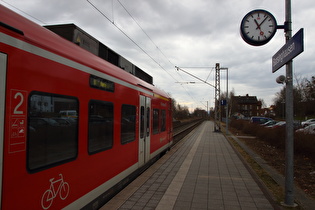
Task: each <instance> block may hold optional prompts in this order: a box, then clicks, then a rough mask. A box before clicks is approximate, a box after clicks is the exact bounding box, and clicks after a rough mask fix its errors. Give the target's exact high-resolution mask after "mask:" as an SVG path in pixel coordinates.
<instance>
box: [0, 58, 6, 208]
mask: <svg viewBox="0 0 315 210" xmlns="http://www.w3.org/2000/svg"><path fill="white" fill-rule="evenodd" d="M6 70H7V55H6V54H3V53H0V154H1V155H0V208H1V198H2V195H1V192H2V167H3V155H2V154H3V141H4V113H5V110H4V105H5V87H6Z"/></svg>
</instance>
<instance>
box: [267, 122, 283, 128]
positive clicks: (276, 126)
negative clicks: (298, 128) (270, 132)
mask: <svg viewBox="0 0 315 210" xmlns="http://www.w3.org/2000/svg"><path fill="white" fill-rule="evenodd" d="M285 124H286V122H285V121H280V122H277V123H276V124H274V125H269V126H266V127H267V128H279V127H282V126H285Z"/></svg>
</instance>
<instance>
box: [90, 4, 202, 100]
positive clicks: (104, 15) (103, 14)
mask: <svg viewBox="0 0 315 210" xmlns="http://www.w3.org/2000/svg"><path fill="white" fill-rule="evenodd" d="M117 1H118V2H119V4H120V5H121V6H122V7H123V9H124V10H125V11H126V12H127V13H128V15H129V16H130V17H131V18H132V19H133V21H134V22H135V23H136V24H137V25H138V26H139V28H140V29H141V30H142V32H143V33H144V34H145V35H146V36H147V37H148V39H149V40H150V41H151V42H152V43H153V45H154V46H155V47H156V48H157V49H158V50H159V52H160V53H161V54H162V55H163V56H164V57H165V58H166V59H167V60H168V62H169V63H170V64H171V65H172V66H174V64H173V63H172V62H171V61H170V60H169V59H168V58H167V56H166V55H165V54H164V53H163V52H162V50H161V49H160V48H159V47H158V46H157V44H156V43H155V42H154V41H153V40H152V38H151V37H150V36H149V35H148V33H146V32H145V30H144V29H143V28H142V27H141V25H140V24H139V23H138V22H137V21H136V19H135V18H134V17H133V16H132V15H131V13H130V12H129V11H128V10H127V8H126V7H125V6H124V5H123V4H122V3H121V2H120V1H119V0H117ZM87 2H88V3H89V4H90V5H91V6H92V7H93V8H94V9H95V10H96V11H98V12H99V13H100V14H101V15H102V16H103V17H105V18H106V19H107V20H108V21H109V22H110V23H112V24H113V25H114V26H115V27H116V28H117V29H118V30H119V31H120V32H121V33H122V34H124V35H125V36H126V37H127V38H128V39H129V40H130V41H131V42H132V43H134V44H135V45H136V46H137V47H138V48H139V49H140V50H141V51H142V52H143V53H144V54H146V55H147V56H148V57H149V58H150V59H151V60H152V61H153V62H154V63H156V64H157V65H158V66H159V67H160V68H161V69H163V70H164V71H165V72H166V73H167V74H168V75H170V76H171V77H172V78H173V79H174V80H175V81H176V82H178V80H177V79H176V78H175V77H174V76H173V75H171V74H170V73H169V72H168V71H167V70H166V69H165V68H164V67H163V66H162V65H161V64H160V63H159V62H157V61H156V59H154V58H153V57H152V56H151V55H150V54H149V53H148V52H146V50H145V49H143V48H142V47H141V46H140V45H139V44H138V43H137V42H136V41H135V40H133V39H132V38H131V37H130V36H129V35H128V34H127V33H126V32H125V31H124V30H123V29H121V28H120V27H119V26H118V25H117V24H116V23H115V21H114V20H111V19H110V18H109V17H108V16H107V15H106V14H105V13H104V12H102V11H101V10H100V9H99V8H97V6H96V5H95V4H93V3H92V2H91V1H90V0H87ZM176 72H177V71H176ZM177 73H178V72H177ZM179 75H180V74H179ZM180 76H181V75H180ZM182 87H183V86H182ZM183 89H184V90H185V92H186V93H187V94H188V95H189V96H190V97H191V98H192V99H193V100H194V101H195V102H196V99H195V98H194V97H193V96H192V94H190V93H189V91H188V90H187V89H186V88H185V87H183Z"/></svg>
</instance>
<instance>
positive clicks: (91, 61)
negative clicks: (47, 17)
mask: <svg viewBox="0 0 315 210" xmlns="http://www.w3.org/2000/svg"><path fill="white" fill-rule="evenodd" d="M0 27H1V28H2V29H1V30H2V31H4V30H5V31H6V33H7V34H9V35H11V36H14V37H15V38H17V39H20V40H22V41H25V42H27V43H30V44H32V45H35V46H37V47H40V48H43V49H45V50H47V51H50V52H52V53H55V54H58V55H60V56H62V57H65V58H67V59H70V60H73V61H75V62H77V63H80V64H82V65H85V66H88V67H90V68H92V69H95V70H97V71H100V72H103V73H105V74H108V75H110V76H113V77H115V78H118V79H120V80H123V81H125V82H127V83H130V84H133V85H136V86H139V87H142V88H145V89H147V90H152V91H153V92H155V93H157V94H159V95H161V96H163V97H166V98H169V96H168V94H167V93H165V92H164V91H162V90H159V89H158V88H156V87H155V86H154V85H151V84H149V83H147V82H145V81H143V80H141V79H139V78H137V77H135V76H134V75H132V74H130V73H128V72H125V71H124V70H122V69H121V68H119V67H117V66H115V65H113V64H111V63H109V62H107V61H105V60H103V59H102V58H99V57H98V56H96V55H94V54H92V53H90V52H88V51H86V50H84V49H82V48H80V47H79V46H77V45H76V44H74V43H72V42H70V41H68V40H66V39H64V38H62V37H60V36H59V35H57V34H55V33H53V32H51V31H50V30H48V29H46V28H44V27H42V26H40V25H38V24H36V23H34V22H32V21H30V20H28V19H27V18H25V17H23V16H21V15H19V14H17V13H15V12H13V11H11V10H10V9H8V8H6V7H4V6H3V5H0ZM3 28H5V29H4V30H3Z"/></svg>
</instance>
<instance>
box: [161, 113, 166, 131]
mask: <svg viewBox="0 0 315 210" xmlns="http://www.w3.org/2000/svg"><path fill="white" fill-rule="evenodd" d="M163 131H166V110H164V109H162V110H161V132H163Z"/></svg>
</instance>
